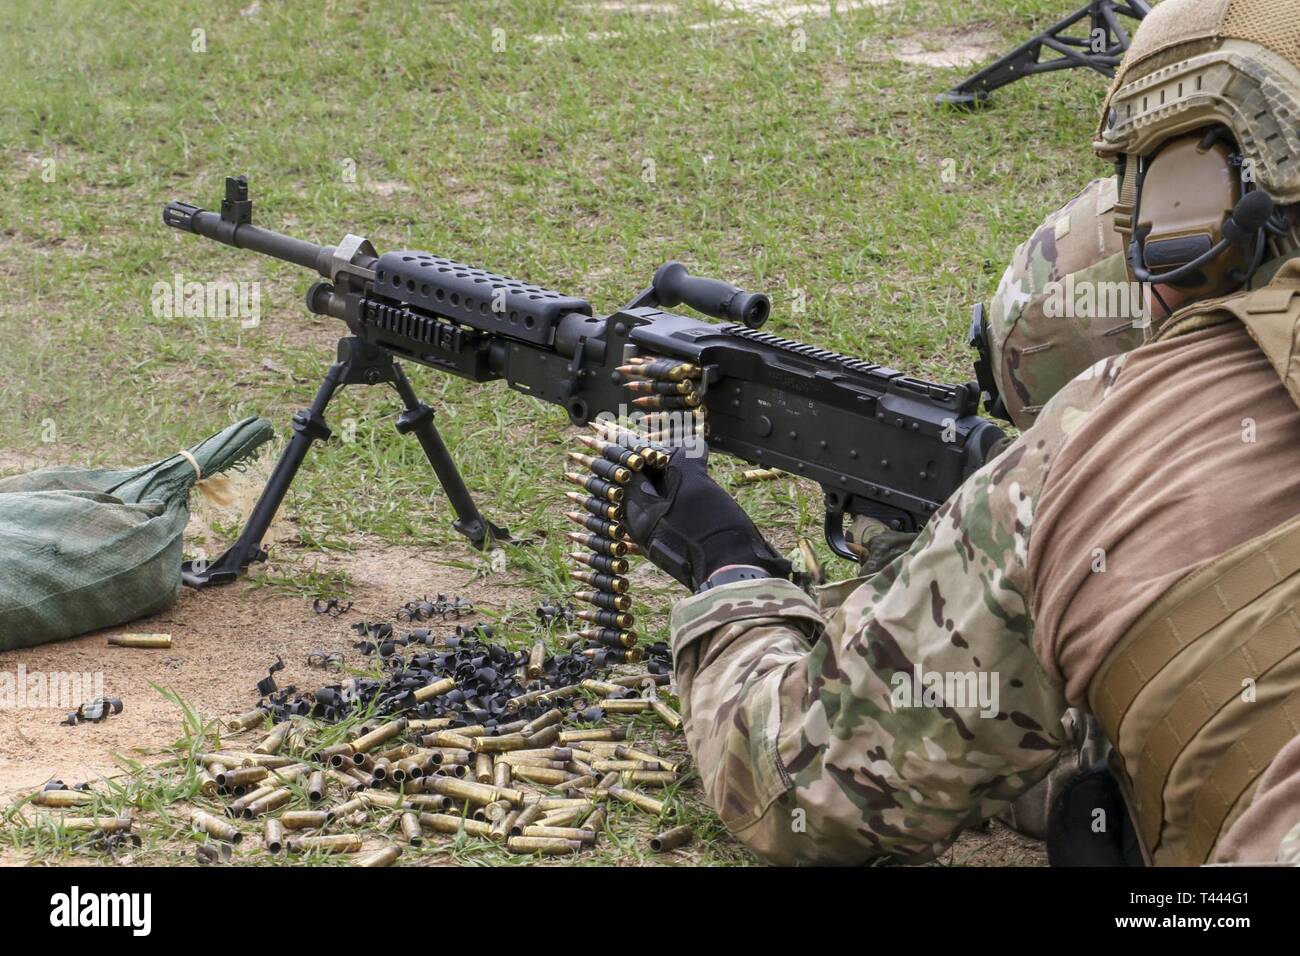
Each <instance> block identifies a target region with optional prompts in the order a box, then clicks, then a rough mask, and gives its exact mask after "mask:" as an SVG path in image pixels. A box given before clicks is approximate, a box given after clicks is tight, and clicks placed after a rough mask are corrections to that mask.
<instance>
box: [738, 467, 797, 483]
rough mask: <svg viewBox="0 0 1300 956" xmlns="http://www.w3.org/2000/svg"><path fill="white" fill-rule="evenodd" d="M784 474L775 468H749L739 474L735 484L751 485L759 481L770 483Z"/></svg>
mask: <svg viewBox="0 0 1300 956" xmlns="http://www.w3.org/2000/svg"><path fill="white" fill-rule="evenodd" d="M784 474H785V473H784V472H782V471H780V470H779V469H777V468H750V469H748V470H746V471H742V472H741V473H740V477H739V478H737V479H736V483H737V484H741V485H752V484H755V483H757V482H760V481H772V480H773V479H775V478H780V477H781V476H782V475H784Z"/></svg>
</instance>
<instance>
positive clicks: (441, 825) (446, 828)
mask: <svg viewBox="0 0 1300 956" xmlns="http://www.w3.org/2000/svg"><path fill="white" fill-rule="evenodd" d="M420 826H422V827H426V828H427V829H430V830H433V831H434V832H435V833H459V832H460V831H461V830H464V831H465V832H466V833H468V834H470V835H471V836H481V837H485V836H490V835H491V833H492V825H491V824H490V823H484V822H483V821H482V820H475V819H473V818H471V817H458V816H453V815H452V814H450V813H421V814H420Z"/></svg>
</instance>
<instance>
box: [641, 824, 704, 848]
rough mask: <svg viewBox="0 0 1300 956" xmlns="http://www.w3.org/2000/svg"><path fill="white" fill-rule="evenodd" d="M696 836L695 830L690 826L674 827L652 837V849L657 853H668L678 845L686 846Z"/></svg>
mask: <svg viewBox="0 0 1300 956" xmlns="http://www.w3.org/2000/svg"><path fill="white" fill-rule="evenodd" d="M694 837H695V831H694V830H692V829H691V828H690V827H688V826H680V827H673V828H672V829H671V830H665V831H664V832H663V833H660V834H658V835H657V836H652V837H651V838H650V849H651V850H653V851H654V852H655V853H667V852H668V851H669V850H675V849H677V848H678V847H681V846H686V844H688V843H690V842H691V840H692V839H694Z"/></svg>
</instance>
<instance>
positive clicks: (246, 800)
mask: <svg viewBox="0 0 1300 956" xmlns="http://www.w3.org/2000/svg"><path fill="white" fill-rule="evenodd" d="M278 789H279V787H278V786H277V785H276V784H274V783H268V784H267V785H266V786H264V787H259V788H258V789H256V790H251V791H249V792H248V793H246V794H244V795H243V796H242V797H240V798H239V799H238V800H235V801H234V802H233V803H230V804H228V805H227V806H226V813H228V814H230V815H231V816H232V817H242V816H243V815H244V808H245V807H247V806H248V805H249V804H250V803H256V802H257V801H258V800H261V799H262V798H263V797H266V796H270V795H271V794H273V793H275V791H276V790H278Z"/></svg>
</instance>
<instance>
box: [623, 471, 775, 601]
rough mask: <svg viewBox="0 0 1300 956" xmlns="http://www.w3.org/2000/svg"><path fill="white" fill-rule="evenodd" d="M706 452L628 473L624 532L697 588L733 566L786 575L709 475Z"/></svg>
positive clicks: (741, 512) (649, 555)
mask: <svg viewBox="0 0 1300 956" xmlns="http://www.w3.org/2000/svg"><path fill="white" fill-rule="evenodd" d="M704 461H705V456H704V455H700V456H698V457H689V456H688V455H687V453H686V449H684V448H678V449H677V450H676V451H674V452H673V454H672V457H671V458H670V459H669V460H668V464H667V465H666V466H665V467H664V468H663V470H662V471H646V472H641V473H639V474H636V475H634V476H633V478H632V481H631V482H630V483H629V484H628V485H626V486H625V488H624V497H623V513H624V515H625V520H626V522H627V531H628V536H629V537H631V539H632V540H633V541H635V542H636V543H637V544H638V545H639V546H640V548H641V550H642V551H643V552H644V553H645V556H646V557H647V558H649V559H650V560H651V561H653V562H654V563H655V564H656V565H658V566H659V567H660V568H662V569H663V570H665V571H667V572H668V573H669V574H670V575H672V576H673V577H674V578H676V579H677V580H678V581H680V582H681V583H682V584H684V585H686V586H687V587H688V588H690V589H691V590H692V591H698V590H699V589H700V587H701V586H702V585H703V584H704V582H705V581H706V580H708V578H709V575H711V574H713V572H715V571H717V570H718V569H719V568H723V567H726V566H728V565H732V564H743V565H752V566H754V567H758V568H762V569H763V570H764V571H766V572H767V573H768V574H770V575H771V576H772V577H777V578H788V577H789V576H790V562H789V561H786V560H785V559H784V558H782V557H781V556H780V555H779V554H777V553H776V551H774V550H773V549H772V546H771V545H770V544H768V543H767V542H766V541H764V540H763V536H762V535H761V534H759V533H758V529H757V528H755V527H754V522H753V521H751V520H750V518H749V515H747V514H745V512H744V510H743V509H742V508H741V507H740V505H738V504H737V503H736V499H734V498H732V497H731V495H729V494H727V493H726V492H725V491H723V490H722V488H721V487H719V485H718V483H717V482H715V481H714V480H713V479H712V478H710V477H709V475H708V472H707V471H706V470H705V467H704Z"/></svg>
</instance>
